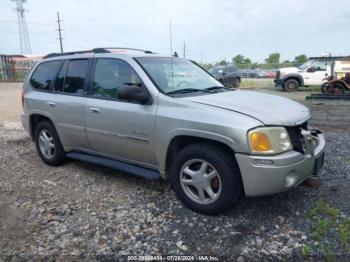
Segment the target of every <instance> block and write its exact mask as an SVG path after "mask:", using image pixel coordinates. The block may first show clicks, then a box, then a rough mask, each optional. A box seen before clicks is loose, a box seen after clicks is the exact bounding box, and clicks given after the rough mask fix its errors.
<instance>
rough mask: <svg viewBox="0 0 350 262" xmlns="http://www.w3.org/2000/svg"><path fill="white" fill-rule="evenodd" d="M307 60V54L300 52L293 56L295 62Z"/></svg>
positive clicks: (302, 62) (300, 62)
mask: <svg viewBox="0 0 350 262" xmlns="http://www.w3.org/2000/svg"><path fill="white" fill-rule="evenodd" d="M307 60H308V58H307V56H306V55H304V54H302V55H298V56H296V57H295V58H294V62H295V63H299V64H304V63H305V62H306V61H307Z"/></svg>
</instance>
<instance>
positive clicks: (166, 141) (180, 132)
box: [156, 128, 237, 173]
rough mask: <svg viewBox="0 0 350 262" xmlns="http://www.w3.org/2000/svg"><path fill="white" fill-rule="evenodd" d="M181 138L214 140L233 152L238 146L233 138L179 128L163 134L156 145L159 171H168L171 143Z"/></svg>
mask: <svg viewBox="0 0 350 262" xmlns="http://www.w3.org/2000/svg"><path fill="white" fill-rule="evenodd" d="M179 136H192V137H196V138H204V139H207V140H213V141H216V142H221V143H223V144H226V145H227V146H229V147H230V148H232V150H234V151H236V150H235V149H237V148H236V145H237V141H236V140H234V139H233V138H230V137H226V136H224V135H220V134H216V133H212V132H207V131H203V130H197V129H187V128H177V129H173V130H170V131H169V132H167V133H166V134H163V135H162V137H161V138H160V141H159V143H157V145H156V158H157V160H158V165H159V170H160V172H161V173H164V172H165V169H166V157H167V152H168V148H169V146H170V143H171V142H172V141H173V139H175V138H176V137H179Z"/></svg>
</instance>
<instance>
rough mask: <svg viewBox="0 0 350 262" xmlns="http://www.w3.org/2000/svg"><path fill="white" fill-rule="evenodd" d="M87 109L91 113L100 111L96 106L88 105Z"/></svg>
mask: <svg viewBox="0 0 350 262" xmlns="http://www.w3.org/2000/svg"><path fill="white" fill-rule="evenodd" d="M89 110H90V111H91V112H92V113H100V109H99V108H96V107H90V108H89Z"/></svg>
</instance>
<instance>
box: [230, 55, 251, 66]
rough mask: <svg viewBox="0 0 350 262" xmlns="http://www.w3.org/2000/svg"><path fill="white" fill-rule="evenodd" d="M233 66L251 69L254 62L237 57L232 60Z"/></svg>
mask: <svg viewBox="0 0 350 262" xmlns="http://www.w3.org/2000/svg"><path fill="white" fill-rule="evenodd" d="M232 62H233V64H235V65H236V66H237V67H239V68H249V67H250V66H251V63H252V60H250V59H249V58H247V57H244V56H243V55H236V56H235V57H234V58H232Z"/></svg>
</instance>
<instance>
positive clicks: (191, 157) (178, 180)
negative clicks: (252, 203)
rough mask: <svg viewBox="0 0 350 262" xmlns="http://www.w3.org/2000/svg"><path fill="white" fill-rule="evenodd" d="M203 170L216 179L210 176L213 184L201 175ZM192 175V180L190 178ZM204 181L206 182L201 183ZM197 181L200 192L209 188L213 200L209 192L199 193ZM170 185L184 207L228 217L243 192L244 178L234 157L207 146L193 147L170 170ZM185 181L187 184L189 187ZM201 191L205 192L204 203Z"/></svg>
mask: <svg viewBox="0 0 350 262" xmlns="http://www.w3.org/2000/svg"><path fill="white" fill-rule="evenodd" d="M204 163H207V166H208V167H207V168H205V166H203V164H204ZM186 167H188V168H186ZM201 167H204V168H201ZM186 170H187V171H186ZM194 170H195V171H194ZM201 170H205V172H206V174H207V173H209V175H210V174H217V175H216V176H214V177H212V176H211V180H210V179H208V178H206V176H203V175H201V174H200V172H201ZM214 171H216V173H215V172H214ZM189 172H190V173H191V177H190V179H188V174H187V173H189ZM192 172H195V173H192ZM207 175H208V174H207ZM203 177H204V179H205V182H203V181H199V180H200V179H203ZM198 179H199V180H198ZM196 180H197V182H198V181H199V182H198V183H197V184H196V185H197V186H198V187H199V188H202V189H203V188H204V187H208V186H210V188H211V189H212V190H211V195H212V196H213V197H212V198H211V197H210V194H209V193H208V192H210V190H209V191H207V190H198V189H196V188H197V187H195V186H193V185H194V184H195V183H194V181H196ZM170 181H171V185H172V187H173V189H174V191H175V193H176V195H177V196H178V198H179V199H180V200H181V201H182V202H183V204H184V205H185V206H187V207H188V208H190V209H192V210H194V211H196V212H199V213H202V214H207V215H216V214H220V213H225V212H226V211H227V210H228V209H229V208H230V207H231V206H232V205H233V204H235V203H236V202H237V201H238V199H239V197H240V196H241V194H242V192H243V186H242V179H241V174H240V171H239V168H238V164H237V162H236V161H235V160H234V156H233V155H230V156H229V155H227V153H225V152H223V151H222V150H220V149H219V148H217V147H215V146H212V145H207V144H192V145H189V146H187V147H185V148H184V149H182V150H181V151H180V152H179V153H178V154H177V155H176V157H175V159H174V161H173V164H172V166H171V168H170ZM183 181H186V184H185V182H183ZM188 181H192V182H188ZM208 181H209V183H208ZM187 183H190V184H191V183H193V185H190V184H187ZM200 191H201V192H203V194H202V196H204V198H202V199H201V198H200V195H201V194H199V192H200ZM213 193H214V194H213Z"/></svg>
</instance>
